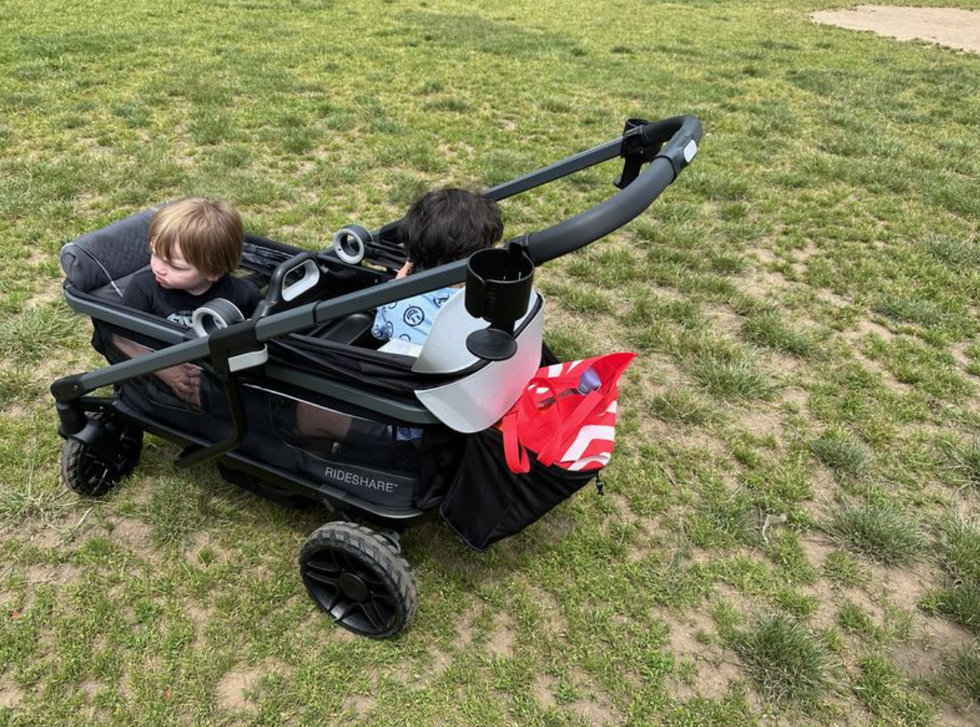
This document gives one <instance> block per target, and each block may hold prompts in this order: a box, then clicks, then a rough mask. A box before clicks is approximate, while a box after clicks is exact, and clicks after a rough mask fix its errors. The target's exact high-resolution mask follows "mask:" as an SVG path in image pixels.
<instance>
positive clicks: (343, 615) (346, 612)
mask: <svg viewBox="0 0 980 727" xmlns="http://www.w3.org/2000/svg"><path fill="white" fill-rule="evenodd" d="M357 606H358V604H357V603H355V602H354V601H348V602H347V603H345V604H344V608H343V610H342V611H341V612H340V615H339V616H336V619H337V620H338V621H340V622H341V623H343V622H344V621H345V620H346V619H347V617H348V616H350V615H351V612H352V611H353V610H354V609H356V608H357Z"/></svg>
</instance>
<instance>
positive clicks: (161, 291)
mask: <svg viewBox="0 0 980 727" xmlns="http://www.w3.org/2000/svg"><path fill="white" fill-rule="evenodd" d="M216 298H224V299H225V300H228V301H231V302H232V303H234V304H235V307H237V308H238V310H240V311H241V312H242V315H243V316H245V317H246V318H248V317H249V316H250V315H252V313H253V312H254V311H255V306H257V305H258V304H259V301H260V300H261V299H262V296H261V294H260V293H259V289H258V287H256V285H255V283H252V282H251V281H248V280H243V279H242V278H236V277H235V276H233V275H226V276H224V277H223V278H221V279H220V280H217V281H215V283H214V285H212V286H211V287H210V288H208V289H207V290H206V291H204V292H203V293H201V294H200V295H191V294H190V293H188V292H187V291H186V290H175V289H173V288H164V287H162V286H160V285H159V284H158V283H157V281H156V279H155V278H154V276H153V271H152V270H143V271H141V272H139V273H136V275H134V276H133V279H132V280H130V281H129V285H128V286H126V292H125V294H124V295H123V299H122V304H123V305H124V306H128V307H129V308H136V309H137V310H141V311H144V312H145V313H150V314H151V315H155V316H160V317H161V318H165V319H167V320H168V321H170V322H171V323H175V324H176V325H178V326H182V327H184V328H190V327H191V318H192V316H193V315H194V311H195V310H196V309H197V308H200V307H201V306H202V305H204V304H205V303H209V302H211V301H212V300H215V299H216Z"/></svg>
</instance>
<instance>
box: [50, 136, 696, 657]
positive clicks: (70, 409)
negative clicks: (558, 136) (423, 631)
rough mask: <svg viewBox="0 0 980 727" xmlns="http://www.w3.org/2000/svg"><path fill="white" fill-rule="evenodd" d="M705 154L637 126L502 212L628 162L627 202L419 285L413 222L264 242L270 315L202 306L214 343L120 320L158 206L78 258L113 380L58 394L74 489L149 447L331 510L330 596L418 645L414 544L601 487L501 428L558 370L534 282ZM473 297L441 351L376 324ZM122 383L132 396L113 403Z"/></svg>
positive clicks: (444, 270) (73, 380)
mask: <svg viewBox="0 0 980 727" xmlns="http://www.w3.org/2000/svg"><path fill="white" fill-rule="evenodd" d="M700 140H701V125H700V123H699V122H698V120H697V119H696V118H694V117H691V116H682V117H675V118H671V119H666V120H663V121H658V122H653V123H649V122H646V121H642V120H632V119H631V120H629V121H628V122H627V123H626V128H625V131H624V133H623V135H622V136H621V137H618V138H616V139H614V140H612V141H609V142H607V143H605V144H603V145H600V146H597V147H595V148H593V149H591V150H589V151H585V152H582V153H580V154H577V155H574V156H571V157H569V158H567V159H565V160H563V161H560V162H557V163H555V164H552V165H550V166H548V167H544V168H542V169H540V170H538V171H535V172H532V173H530V174H526V175H524V176H521V177H518V178H516V179H514V180H512V181H510V182H508V183H506V184H502V185H500V186H497V187H494V188H493V189H491V190H489V191H488V192H487V194H488V195H489V196H490V197H492V198H494V199H496V200H502V199H505V198H508V197H511V196H514V195H517V194H520V193H522V192H525V191H527V190H530V189H533V188H535V187H538V186H541V185H543V184H547V183H549V182H551V181H554V180H557V179H560V178H562V177H565V176H568V175H570V174H573V173H575V172H577V171H580V170H583V169H586V168H589V167H591V166H594V165H596V164H599V163H601V162H604V161H608V160H611V159H615V158H617V157H619V158H622V159H623V160H624V161H623V169H622V174H621V176H620V177H619V178H618V179H617V180H616V182H615V184H616V186H617V187H619V189H620V190H621V191H619V192H617V193H616V194H615V195H613V196H612V197H610V198H609V199H608V200H606V201H605V202H602V203H601V204H599V205H597V206H595V207H594V208H592V209H590V210H587V211H585V212H583V213H581V214H579V215H577V216H575V217H572V218H570V219H568V220H566V221H564V222H562V223H560V224H558V225H555V226H554V227H551V228H548V229H546V230H543V231H540V232H535V233H532V234H528V235H524V236H522V237H519V238H517V239H514V240H512V241H511V242H510V243H508V245H507V246H506V247H505V248H500V249H495V250H484V251H482V252H479V253H476V254H475V255H473V256H472V257H471V258H470V259H469V260H461V261H458V262H455V263H451V264H448V265H444V266H441V267H439V268H436V269H433V270H428V271H425V272H422V273H419V274H416V275H411V276H409V277H406V278H403V279H400V280H394V279H393V278H394V272H395V271H396V270H397V269H398V268H399V267H401V265H402V264H403V263H404V260H405V253H404V250H403V248H402V246H401V244H400V242H399V239H398V224H397V222H396V223H391V224H388V225H385V226H383V227H381V228H380V229H377V230H373V231H368V230H366V229H364V228H362V227H358V226H353V225H352V226H349V227H346V228H344V229H342V230H340V231H339V232H338V233H337V234H336V235H335V236H334V245H333V248H332V249H330V250H326V251H323V252H316V253H314V252H309V251H304V250H301V249H299V248H294V247H290V246H288V245H284V244H282V243H279V242H275V241H272V240H267V239H263V238H260V237H257V236H254V235H246V244H245V254H244V256H243V260H242V266H241V267H242V270H240V271H238V273H241V274H243V275H245V276H248V277H251V278H252V279H253V280H255V281H256V282H257V283H258V284H259V285H260V287H261V286H264V287H265V293H264V298H263V301H262V302H261V303H260V304H259V307H258V309H257V310H256V312H255V314H254V315H253V316H252V318H250V319H249V320H240V315H239V316H238V318H237V319H236V317H235V315H234V314H235V313H236V312H237V311H235V310H234V309H233V306H232V307H231V309H229V308H228V307H226V306H224V305H223V304H222V302H221V301H214V302H212V303H210V304H208V305H206V306H204V307H202V308H200V309H198V310H197V311H196V312H195V314H194V324H195V325H194V331H193V333H188V332H187V331H186V330H185V329H182V328H179V327H178V326H176V325H175V324H171V323H169V322H168V321H165V320H162V319H160V318H156V317H154V316H151V315H149V314H146V313H142V312H140V311H136V310H133V309H130V308H126V307H123V306H122V305H121V304H120V300H121V298H122V294H123V291H124V290H125V286H126V285H127V283H128V281H129V280H130V279H131V278H132V276H133V274H135V273H136V272H138V271H139V270H142V269H144V268H145V267H146V266H147V265H148V263H149V251H148V248H147V230H148V227H149V221H150V217H151V214H152V210H150V211H146V212H142V213H139V214H136V215H133V216H131V217H129V218H126V219H124V220H121V221H119V222H116V223H114V224H112V225H110V226H108V227H106V228H104V229H101V230H97V231H95V232H92V233H89V234H87V235H84V236H83V237H81V238H79V239H78V240H76V241H74V242H71V243H69V244H68V245H66V246H65V248H64V249H63V251H62V266H63V268H64V270H65V274H66V277H67V279H66V281H65V283H64V293H65V297H66V299H67V301H68V304H69V305H70V306H71V308H73V309H74V310H75V311H77V312H81V313H84V314H86V315H89V316H91V318H92V320H93V323H94V329H95V330H94V335H93V341H92V342H93V345H94V346H95V347H96V349H97V350H98V351H99V352H100V353H102V354H103V355H104V356H105V357H106V359H107V360H108V362H109V364H110V365H109V366H107V367H105V368H102V369H99V370H97V371H93V372H90V373H82V374H75V375H71V376H66V377H64V378H61V379H59V380H57V381H56V382H54V384H52V386H51V391H52V394H53V395H54V398H55V400H56V407H57V410H58V414H59V418H60V428H59V434H60V435H61V436H62V437H63V438H64V439H65V443H64V446H63V451H62V473H63V477H64V480H65V483H66V484H67V486H68V487H70V488H71V489H72V490H74V491H76V492H78V493H80V494H84V495H90V496H98V495H102V494H105V493H106V492H108V491H109V490H110V489H111V488H112V487H114V486H115V485H116V484H117V483H118V482H119V481H120V480H121V479H122V478H123V477H125V476H126V475H127V474H128V473H130V472H131V471H132V470H133V469H134V468H135V467H136V465H137V463H138V461H139V457H140V451H141V447H142V440H143V432H144V431H147V432H150V433H152V434H154V435H157V436H159V437H163V438H164V439H167V440H170V441H172V442H175V443H177V444H178V445H180V446H181V447H182V450H181V451H180V454H179V455H178V456H177V458H176V464H177V465H178V466H182V467H183V466H189V465H192V464H197V463H200V462H204V461H207V460H214V461H215V462H216V463H217V466H218V467H219V469H220V472H221V474H222V476H223V477H224V478H225V479H227V480H229V481H231V482H234V483H235V484H237V485H240V486H242V487H244V488H247V489H249V490H251V491H253V492H256V493H258V494H260V495H263V496H265V497H268V498H270V499H273V500H276V501H278V502H280V503H283V504H286V505H301V504H305V503H309V502H311V501H312V502H318V503H321V504H323V505H326V506H327V508H328V509H329V510H330V511H331V512H332V513H333V519H332V520H331V521H330V522H328V523H327V524H326V525H324V526H323V527H321V528H320V529H318V530H317V531H316V532H314V533H313V534H312V535H311V536H310V537H309V539H308V540H307V542H306V544H305V545H304V547H303V548H302V551H301V553H300V557H299V561H300V571H301V575H302V578H303V582H304V584H305V585H306V588H307V590H308V591H309V593H310V595H311V597H312V598H313V599H314V600H315V601H316V603H317V604H318V605H319V606H320V608H321V609H323V610H324V611H326V612H327V613H328V614H330V616H331V617H333V618H334V619H335V620H336V621H337V622H338V623H340V624H341V625H342V626H344V627H345V628H347V629H350V630H351V631H354V632H356V633H359V634H363V635H366V636H370V637H374V638H382V637H387V636H392V635H394V634H396V633H398V632H400V631H401V630H402V629H404V628H405V627H406V626H407V625H408V624H409V623H410V622H411V620H412V618H413V617H414V615H415V610H416V604H417V595H416V583H415V578H414V576H413V575H412V573H411V571H410V569H409V566H408V564H407V563H406V561H405V560H404V558H403V557H402V556H401V551H400V546H399V534H400V533H401V532H402V531H403V530H404V529H405V528H407V527H408V526H410V525H412V524H414V523H417V522H419V521H421V520H422V519H424V518H427V517H431V516H434V515H435V514H437V513H438V514H441V515H442V517H443V519H444V520H445V521H446V522H447V523H448V524H449V525H450V526H451V527H452V528H453V529H454V530H455V531H456V532H457V533H458V534H459V535H460V537H462V538H463V540H465V541H466V542H467V543H468V544H469V545H470V546H472V547H474V548H477V549H483V548H485V547H488V546H489V545H490V544H491V543H493V542H495V541H496V540H499V539H501V538H503V537H507V536H508V535H512V534H514V533H516V532H519V531H520V530H521V529H523V528H524V527H526V526H528V525H529V524H531V523H532V522H534V521H535V520H537V519H538V518H539V517H541V516H542V515H544V514H545V513H546V512H547V511H548V510H550V509H551V508H553V507H554V506H555V505H556V504H558V503H559V502H560V501H561V500H563V499H564V498H566V497H568V496H569V495H571V494H572V493H573V492H574V491H576V490H577V489H579V488H581V487H582V486H583V485H585V484H586V482H588V481H589V480H591V479H592V477H593V476H594V475H595V472H594V471H593V472H570V471H568V470H562V469H559V468H557V467H555V466H554V465H552V466H549V467H544V466H535V468H533V469H532V471H531V472H530V473H528V475H520V476H515V475H513V474H511V473H510V472H509V470H508V469H507V467H506V465H505V464H503V458H502V452H500V451H499V450H500V438H499V433H498V432H497V431H496V430H495V429H494V427H493V425H494V423H495V422H496V421H498V420H499V419H500V417H501V416H502V415H503V414H504V413H505V412H506V411H507V410H508V409H509V408H510V407H511V406H512V405H513V404H514V402H515V401H516V400H517V399H518V398H519V396H520V394H521V391H522V389H523V388H525V387H526V385H527V382H528V381H529V380H530V379H531V377H532V376H533V374H534V373H535V371H536V370H537V368H538V367H539V366H540V365H541V363H542V360H543V359H544V360H545V362H547V363H550V361H547V360H546V359H547V354H548V350H547V347H546V346H544V345H543V340H542V334H543V329H544V300H543V298H542V297H541V296H540V295H538V294H537V293H536V292H534V291H533V290H532V288H531V278H532V276H533V270H534V267H535V266H536V265H540V264H542V263H545V262H547V261H549V260H552V259H554V258H557V257H560V256H561V255H565V254H566V253H569V252H572V251H574V250H576V249H579V248H581V247H584V246H585V245H588V244H589V243H591V242H593V241H595V240H597V239H599V238H601V237H603V236H605V235H607V234H608V233H610V232H612V231H614V230H616V229H618V228H619V227H621V226H623V225H625V224H626V223H627V222H629V221H630V220H631V219H633V218H634V217H636V216H637V215H639V214H640V213H641V212H643V211H644V210H645V209H646V208H647V207H648V206H649V205H650V204H651V203H652V202H653V201H654V200H655V199H656V198H657V197H658V196H659V195H660V193H661V192H662V191H663V190H664V189H665V188H666V187H667V186H668V185H669V184H670V183H671V182H673V180H674V179H675V178H676V177H677V175H678V174H679V173H680V171H681V170H682V169H683V168H684V167H686V166H687V165H688V164H689V163H690V162H691V160H692V159H693V158H694V156H695V154H696V153H697V149H698V143H699V142H700ZM643 165H646V167H645V168H644V166H643ZM462 282H465V283H466V287H465V292H463V291H461V292H460V294H458V295H456V296H453V297H452V298H451V299H450V301H449V302H448V303H446V304H445V306H444V307H443V308H442V309H441V310H440V312H439V315H438V316H437V317H436V320H435V322H434V324H433V327H432V331H431V333H430V334H429V337H428V339H427V340H426V343H425V345H424V346H422V347H421V350H420V351H412V352H406V351H402V350H394V351H392V350H388V348H387V347H382V348H381V349H378V345H379V344H378V342H374V343H372V341H373V338H372V337H371V335H370V329H371V324H372V321H373V318H374V315H373V312H374V310H375V309H376V308H378V307H379V306H383V305H386V304H388V303H391V302H394V301H398V300H403V299H405V298H408V297H411V296H415V295H419V294H421V293H425V292H428V291H431V290H436V289H438V288H442V287H446V286H451V285H455V284H458V283H462ZM382 283H383V284H382ZM488 322H489V326H488V325H487V324H488ZM121 339H125V340H126V341H127V342H129V343H135V344H137V345H139V346H141V347H143V348H144V349H145V351H143V355H139V356H133V355H132V350H133V349H132V347H131V346H129V345H127V346H122V345H121V344H120V341H121ZM124 348H125V349H126V351H127V352H124V350H123V349H124ZM174 367H178V368H179V367H193V368H192V370H193V371H194V372H196V376H198V377H199V382H200V389H199V394H200V395H199V396H196V397H192V398H191V399H190V400H188V399H187V398H186V397H185V398H181V397H179V396H177V395H176V394H175V393H174V391H173V390H172V389H170V388H169V387H168V386H166V385H165V384H163V383H162V382H161V378H160V377H159V376H158V375H157V374H158V372H161V371H165V370H169V369H173V368H174ZM184 370H186V368H185V369H184ZM109 386H111V387H112V395H111V396H102V397H99V396H93V395H92V392H95V391H96V390H97V389H100V388H103V387H109ZM310 417H312V418H313V419H314V420H316V419H317V418H320V419H322V420H325V421H329V422H332V423H336V422H340V423H341V424H342V426H339V427H334V429H335V430H336V432H337V433H335V434H332V435H330V436H323V435H322V432H320V433H319V434H318V436H312V435H311V430H310V429H309V428H307V427H304V426H302V425H301V420H303V421H305V420H308V419H309V418H310ZM317 431H318V432H319V430H317ZM365 522H368V523H371V524H373V525H375V526H377V528H378V529H377V530H374V529H369V528H367V527H365V526H364V525H363V524H361V523H365Z"/></svg>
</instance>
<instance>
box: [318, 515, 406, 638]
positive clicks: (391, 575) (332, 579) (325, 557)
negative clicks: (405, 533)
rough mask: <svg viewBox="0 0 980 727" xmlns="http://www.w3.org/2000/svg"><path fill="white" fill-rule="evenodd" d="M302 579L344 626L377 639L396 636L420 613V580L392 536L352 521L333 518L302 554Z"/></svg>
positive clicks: (328, 611)
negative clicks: (397, 547) (381, 533)
mask: <svg viewBox="0 0 980 727" xmlns="http://www.w3.org/2000/svg"><path fill="white" fill-rule="evenodd" d="M299 565H300V572H301V574H302V576H303V584H304V585H305V586H306V590H307V591H308V592H309V594H310V596H311V597H312V598H313V600H314V601H316V603H317V605H318V606H319V607H320V608H321V609H323V610H324V611H325V612H326V613H327V614H329V615H330V617H331V618H333V619H334V621H336V622H337V623H338V624H340V625H341V626H343V627H344V628H345V629H348V630H350V631H353V632H354V633H356V634H361V635H362V636H368V637H370V638H373V639H383V638H387V637H389V636H394V635H395V634H397V633H399V632H400V631H402V630H403V629H405V628H406V627H407V626H408V625H409V624H410V623H411V622H412V619H413V618H415V612H416V609H417V608H418V586H417V585H416V582H415V576H414V575H412V572H411V570H410V569H409V566H408V563H407V562H406V561H405V559H404V558H403V557H402V556H401V554H400V553H399V552H398V550H397V549H396V547H395V545H394V544H393V542H392V541H391V540H388V539H387V538H385V537H384V536H382V535H380V534H378V533H376V532H374V531H372V530H369V529H368V528H366V527H364V526H362V525H356V524H354V523H351V522H342V521H338V522H331V523H327V524H326V525H324V526H323V527H321V528H319V529H318V530H317V531H316V532H314V533H313V534H312V535H310V537H309V538H308V539H307V541H306V544H305V545H304V546H303V549H302V550H301V551H300V554H299Z"/></svg>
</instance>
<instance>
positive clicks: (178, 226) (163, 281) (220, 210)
mask: <svg viewBox="0 0 980 727" xmlns="http://www.w3.org/2000/svg"><path fill="white" fill-rule="evenodd" d="M149 238H150V252H151V253H152V257H151V259H150V267H151V268H152V269H153V273H154V275H155V276H156V279H157V282H158V283H159V284H160V285H162V286H163V287H165V288H175V289H178V290H189V291H191V292H192V293H198V292H201V291H200V289H201V288H204V289H205V290H206V289H207V288H208V287H209V286H210V284H211V283H213V282H214V281H216V280H218V279H219V278H221V277H223V276H224V275H226V274H228V273H230V272H231V271H232V270H234V269H235V268H236V267H238V263H239V262H240V261H241V258H242V248H243V246H244V239H245V235H244V231H243V228H242V218H241V216H240V215H239V214H238V211H237V210H236V209H235V208H234V207H232V206H231V205H230V204H228V203H227V202H219V201H216V200H213V199H205V198H202V197H191V198H188V199H182V200H180V201H179V202H175V203H174V204H172V205H169V206H167V207H164V208H163V209H161V210H159V211H158V212H157V213H156V214H155V215H153V219H152V220H151V221H150V234H149Z"/></svg>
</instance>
